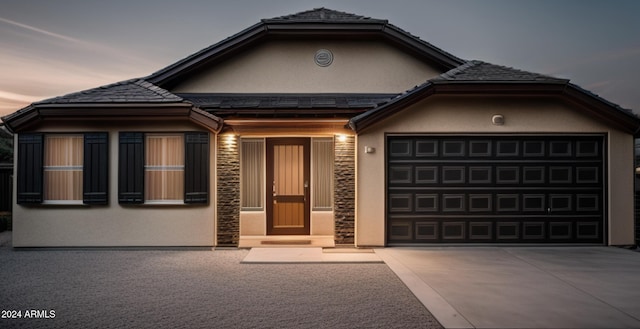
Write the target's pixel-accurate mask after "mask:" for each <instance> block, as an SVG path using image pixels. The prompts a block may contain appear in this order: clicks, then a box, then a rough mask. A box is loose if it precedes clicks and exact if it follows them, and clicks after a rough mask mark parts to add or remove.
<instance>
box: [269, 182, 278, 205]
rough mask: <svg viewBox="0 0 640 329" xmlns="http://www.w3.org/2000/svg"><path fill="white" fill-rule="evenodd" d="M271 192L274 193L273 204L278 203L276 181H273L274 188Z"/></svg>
mask: <svg viewBox="0 0 640 329" xmlns="http://www.w3.org/2000/svg"><path fill="white" fill-rule="evenodd" d="M271 192H272V193H273V194H272V195H273V204H276V203H277V201H276V196H278V193H276V181H273V188H272V191H271Z"/></svg>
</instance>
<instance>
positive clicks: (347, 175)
mask: <svg viewBox="0 0 640 329" xmlns="http://www.w3.org/2000/svg"><path fill="white" fill-rule="evenodd" d="M334 171H335V177H334V179H335V182H334V203H335V204H334V210H333V211H334V217H335V241H336V244H354V241H355V239H354V238H355V231H354V227H355V199H356V198H355V196H356V175H355V174H356V161H355V136H347V139H346V141H344V142H341V141H339V140H338V139H336V141H335V167H334Z"/></svg>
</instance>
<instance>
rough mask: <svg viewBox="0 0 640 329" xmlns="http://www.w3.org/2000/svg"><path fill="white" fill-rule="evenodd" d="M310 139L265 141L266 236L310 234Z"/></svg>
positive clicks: (272, 139)
mask: <svg viewBox="0 0 640 329" xmlns="http://www.w3.org/2000/svg"><path fill="white" fill-rule="evenodd" d="M309 149H310V139H309V138H270V139H267V234H270V235H281V234H282V235H285V234H300V235H307V234H309V232H310V230H309V227H310V225H309V209H310V202H309V199H310V198H309V184H310V179H309V177H310V175H309V171H310V170H309V162H310V161H309V159H310V155H309V154H310V153H309Z"/></svg>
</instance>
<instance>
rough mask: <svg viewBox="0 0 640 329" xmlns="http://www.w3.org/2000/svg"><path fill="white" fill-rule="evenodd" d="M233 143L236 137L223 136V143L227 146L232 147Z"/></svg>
mask: <svg viewBox="0 0 640 329" xmlns="http://www.w3.org/2000/svg"><path fill="white" fill-rule="evenodd" d="M235 141H236V135H234V134H228V135H227V136H225V142H226V143H227V145H232V144H233V143H235Z"/></svg>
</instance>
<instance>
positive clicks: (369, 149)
mask: <svg viewBox="0 0 640 329" xmlns="http://www.w3.org/2000/svg"><path fill="white" fill-rule="evenodd" d="M364 153H376V148H375V147H371V146H365V147H364Z"/></svg>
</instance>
